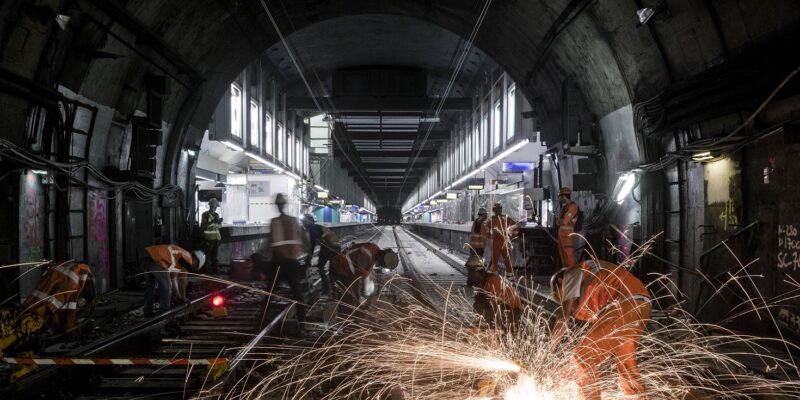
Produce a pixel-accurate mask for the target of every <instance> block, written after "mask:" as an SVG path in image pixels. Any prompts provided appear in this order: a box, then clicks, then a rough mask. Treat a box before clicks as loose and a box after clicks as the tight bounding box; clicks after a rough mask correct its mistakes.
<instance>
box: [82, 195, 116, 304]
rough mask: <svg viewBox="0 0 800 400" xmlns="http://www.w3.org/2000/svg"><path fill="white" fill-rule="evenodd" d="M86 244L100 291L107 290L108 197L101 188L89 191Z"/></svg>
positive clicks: (108, 280)
mask: <svg viewBox="0 0 800 400" xmlns="http://www.w3.org/2000/svg"><path fill="white" fill-rule="evenodd" d="M88 212H89V220H88V230H87V233H88V237H87V239H88V245H89V263H90V265H91V266H92V273H93V274H94V279H95V283H96V284H97V287H98V289H99V290H100V291H101V292H106V291H108V289H109V288H108V283H109V282H110V280H111V276H110V273H111V265H110V264H111V263H110V258H109V246H108V239H109V238H108V197H107V196H106V192H104V191H101V190H91V191H89V210H88Z"/></svg>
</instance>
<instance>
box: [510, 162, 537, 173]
mask: <svg viewBox="0 0 800 400" xmlns="http://www.w3.org/2000/svg"><path fill="white" fill-rule="evenodd" d="M534 168H536V163H533V162H504V163H503V172H525V171H532V170H533V169H534Z"/></svg>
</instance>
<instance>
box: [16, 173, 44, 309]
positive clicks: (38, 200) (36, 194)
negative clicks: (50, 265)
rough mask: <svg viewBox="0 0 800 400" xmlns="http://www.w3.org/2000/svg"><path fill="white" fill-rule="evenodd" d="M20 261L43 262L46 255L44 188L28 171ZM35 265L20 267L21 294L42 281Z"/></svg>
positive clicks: (23, 188) (24, 177)
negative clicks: (34, 269)
mask: <svg viewBox="0 0 800 400" xmlns="http://www.w3.org/2000/svg"><path fill="white" fill-rule="evenodd" d="M19 191H20V195H19V199H20V201H19V262H20V263H25V262H33V261H40V260H42V259H43V258H44V225H45V224H44V218H45V206H44V190H43V188H42V184H41V183H40V182H39V177H38V176H37V175H36V174H34V173H33V172H30V171H28V173H26V174H22V175H20V185H19ZM33 268H36V267H33V266H30V267H22V268H20V270H19V274H20V279H19V289H20V290H19V292H20V293H19V294H20V297H19V298H20V299H24V298H25V297H26V296H27V295H28V293H30V292H31V291H32V290H33V289H34V288H35V287H36V283H37V282H38V281H39V277H40V276H41V272H39V271H30V270H31V269H33Z"/></svg>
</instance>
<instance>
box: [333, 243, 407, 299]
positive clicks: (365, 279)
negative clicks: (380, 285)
mask: <svg viewBox="0 0 800 400" xmlns="http://www.w3.org/2000/svg"><path fill="white" fill-rule="evenodd" d="M399 263H400V258H399V257H398V256H397V253H395V252H394V251H393V250H392V249H381V248H380V247H378V245H376V244H375V243H356V244H354V245H352V246H350V247H348V248H347V249H345V250H344V251H342V252H340V253H338V254H336V255H335V256H334V257H333V260H331V278H332V279H333V280H334V282H335V283H338V284H339V285H340V286H342V287H343V288H344V289H345V290H346V292H347V293H350V295H351V296H353V299H352V300H353V301H357V300H358V299H359V298H360V296H361V295H363V296H365V297H369V296H371V295H372V293H374V291H375V280H374V276H373V275H372V269H373V267H376V266H377V267H381V268H388V269H395V268H397V265H398V264H399ZM359 279H360V280H361V282H360V283H359V282H357V281H358V280H359ZM359 288H360V289H361V290H360V293H359Z"/></svg>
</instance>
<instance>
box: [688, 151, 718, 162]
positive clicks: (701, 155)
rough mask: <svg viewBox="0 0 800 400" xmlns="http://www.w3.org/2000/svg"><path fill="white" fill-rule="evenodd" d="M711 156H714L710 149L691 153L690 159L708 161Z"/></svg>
mask: <svg viewBox="0 0 800 400" xmlns="http://www.w3.org/2000/svg"><path fill="white" fill-rule="evenodd" d="M712 158H714V156H712V155H711V152H710V151H704V152H702V153H697V154H695V155H693V156H692V161H708V160H710V159H712Z"/></svg>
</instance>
